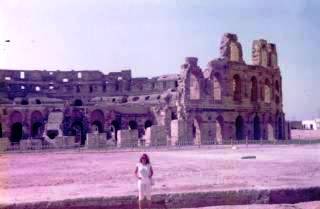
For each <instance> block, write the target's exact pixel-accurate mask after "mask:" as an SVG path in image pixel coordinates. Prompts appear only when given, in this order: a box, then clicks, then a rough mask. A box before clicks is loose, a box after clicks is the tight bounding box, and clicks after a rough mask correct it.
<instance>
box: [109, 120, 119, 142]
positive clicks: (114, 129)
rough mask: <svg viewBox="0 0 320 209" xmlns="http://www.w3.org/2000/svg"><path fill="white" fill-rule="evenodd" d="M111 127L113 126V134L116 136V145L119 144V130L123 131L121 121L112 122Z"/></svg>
mask: <svg viewBox="0 0 320 209" xmlns="http://www.w3.org/2000/svg"><path fill="white" fill-rule="evenodd" d="M111 126H112V128H111V132H113V134H114V140H115V141H116V143H117V141H118V136H117V135H118V130H120V129H121V127H120V122H119V121H117V120H113V121H112V122H111Z"/></svg>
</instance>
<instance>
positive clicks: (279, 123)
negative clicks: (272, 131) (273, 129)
mask: <svg viewBox="0 0 320 209" xmlns="http://www.w3.org/2000/svg"><path fill="white" fill-rule="evenodd" d="M282 128H283V127H282V120H281V117H280V116H279V118H278V139H283V130H282Z"/></svg>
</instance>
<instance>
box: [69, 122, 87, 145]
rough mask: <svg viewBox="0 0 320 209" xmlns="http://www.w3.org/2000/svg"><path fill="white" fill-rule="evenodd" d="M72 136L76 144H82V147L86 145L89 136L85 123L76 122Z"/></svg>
mask: <svg viewBox="0 0 320 209" xmlns="http://www.w3.org/2000/svg"><path fill="white" fill-rule="evenodd" d="M71 133H72V134H71V135H72V136H75V142H76V143H78V142H80V145H85V143H86V140H87V136H86V130H85V126H84V124H83V122H82V121H81V120H75V121H74V122H73V123H72V125H71Z"/></svg>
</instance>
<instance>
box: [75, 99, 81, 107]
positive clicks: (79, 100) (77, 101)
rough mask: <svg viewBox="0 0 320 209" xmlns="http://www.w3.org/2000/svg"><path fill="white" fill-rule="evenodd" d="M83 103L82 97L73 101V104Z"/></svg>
mask: <svg viewBox="0 0 320 209" xmlns="http://www.w3.org/2000/svg"><path fill="white" fill-rule="evenodd" d="M82 105H83V102H82V100H81V99H76V100H74V102H73V106H82Z"/></svg>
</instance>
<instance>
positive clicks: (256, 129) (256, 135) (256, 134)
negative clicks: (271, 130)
mask: <svg viewBox="0 0 320 209" xmlns="http://www.w3.org/2000/svg"><path fill="white" fill-rule="evenodd" d="M260 138H261V129H260V119H259V117H258V116H257V115H256V116H255V117H254V119H253V139H255V140H259V139H260Z"/></svg>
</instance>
